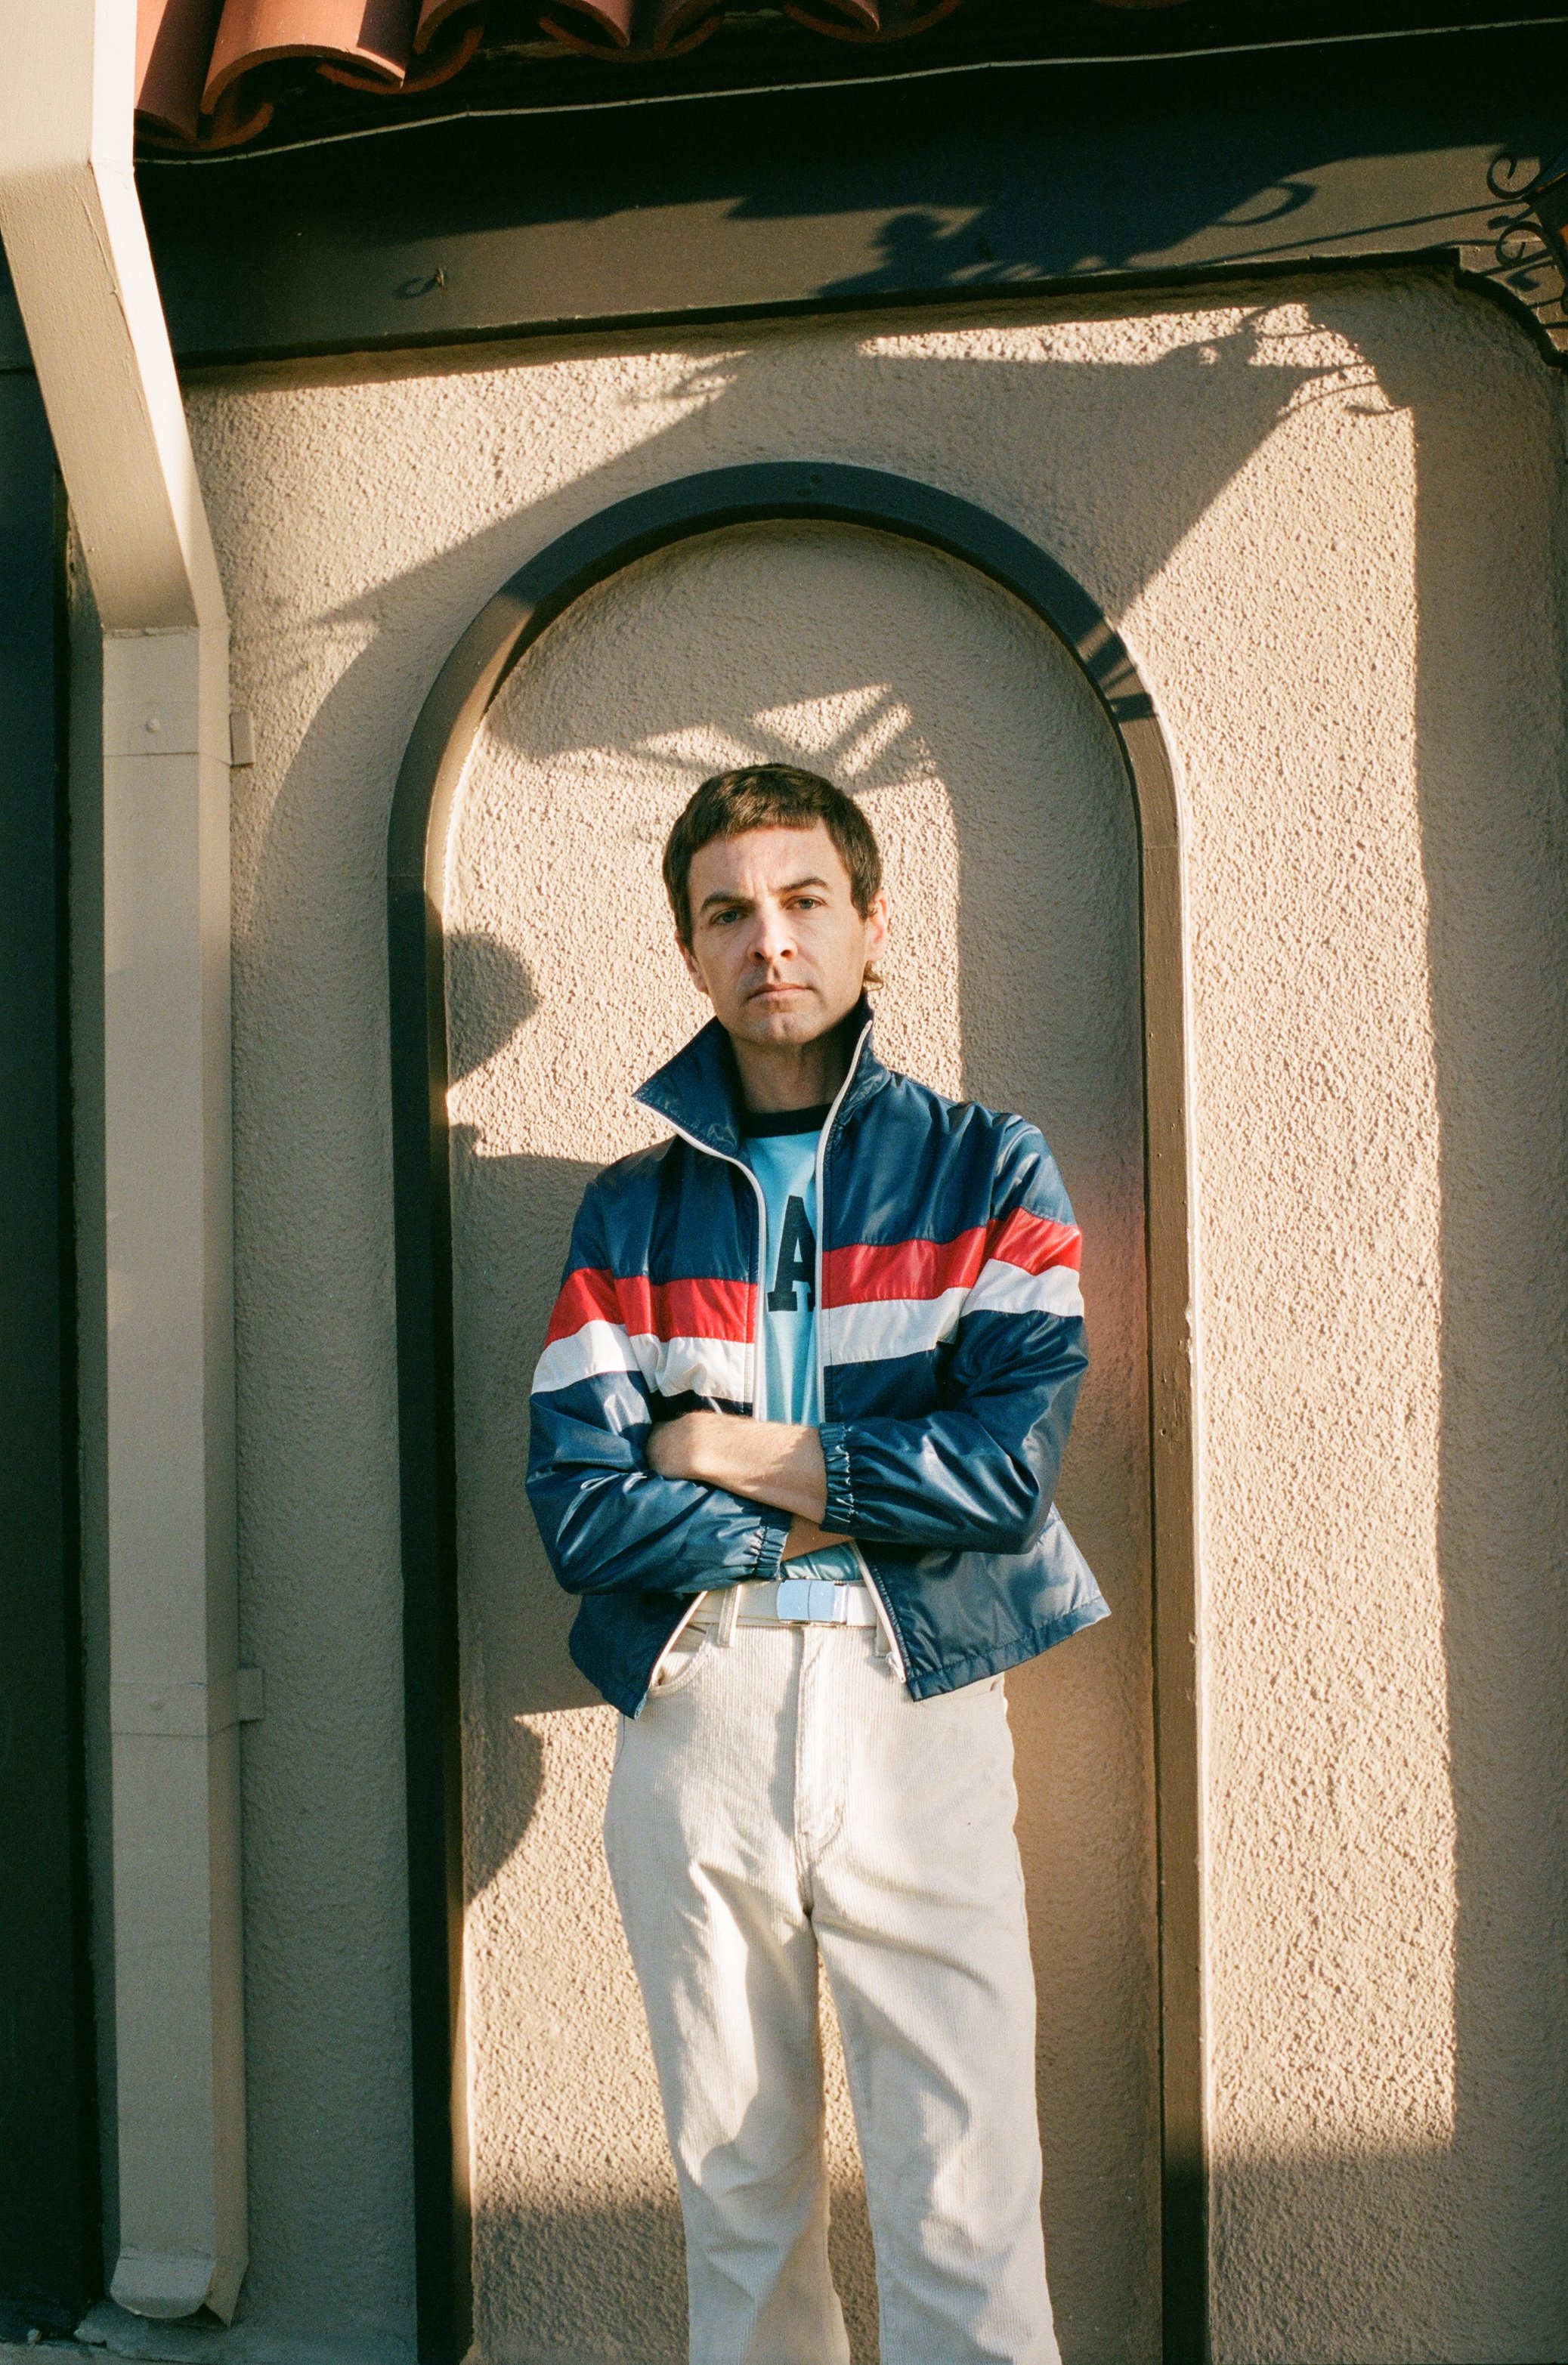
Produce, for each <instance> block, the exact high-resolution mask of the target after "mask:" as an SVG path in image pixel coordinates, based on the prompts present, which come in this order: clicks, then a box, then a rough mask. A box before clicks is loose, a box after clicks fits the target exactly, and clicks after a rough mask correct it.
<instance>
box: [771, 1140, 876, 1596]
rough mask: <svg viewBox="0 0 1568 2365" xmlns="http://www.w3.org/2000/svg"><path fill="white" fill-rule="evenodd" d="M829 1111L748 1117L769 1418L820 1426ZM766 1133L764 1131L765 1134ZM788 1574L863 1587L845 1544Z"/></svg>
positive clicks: (788, 1566) (808, 1557) (796, 1563)
mask: <svg viewBox="0 0 1568 2365" xmlns="http://www.w3.org/2000/svg"><path fill="white" fill-rule="evenodd" d="M826 1115H827V1111H826V1109H825V1108H812V1109H779V1110H777V1111H775V1110H769V1111H767V1112H766V1113H764V1112H756V1111H753V1112H751V1113H750V1114H748V1115H747V1116H746V1119H745V1156H746V1160H747V1161H748V1163H749V1165H750V1167H751V1171H752V1172H753V1173H754V1174H755V1175H756V1179H757V1181H758V1183H761V1185H762V1195H763V1198H764V1200H765V1201H766V1202H767V1229H766V1233H765V1236H764V1239H763V1246H762V1341H761V1345H762V1353H761V1356H760V1358H759V1360H758V1372H757V1377H758V1380H759V1383H760V1385H761V1391H762V1402H761V1404H760V1405H759V1406H758V1407H757V1409H758V1412H759V1414H760V1416H761V1418H763V1419H764V1420H790V1421H799V1422H801V1423H802V1424H803V1425H804V1426H806V1427H808V1428H811V1429H816V1428H818V1427H820V1425H821V1422H822V1417H823V1410H822V1392H821V1388H820V1386H819V1384H818V1380H817V1141H818V1138H819V1136H820V1135H821V1132H822V1128H823V1120H824V1119H825V1117H826ZM765 1128H766V1129H765ZM781 1573H782V1574H783V1575H786V1576H811V1577H819V1578H825V1579H827V1580H828V1581H829V1582H830V1583H832V1584H834V1585H858V1584H859V1583H860V1566H859V1563H858V1561H857V1558H856V1556H855V1552H854V1550H853V1548H852V1547H851V1546H850V1545H848V1544H833V1545H831V1546H830V1547H829V1548H828V1549H827V1550H826V1551H825V1552H809V1553H806V1554H804V1555H803V1556H802V1557H801V1558H800V1559H797V1560H791V1561H787V1562H786V1563H785V1564H784V1566H783V1569H782V1572H781Z"/></svg>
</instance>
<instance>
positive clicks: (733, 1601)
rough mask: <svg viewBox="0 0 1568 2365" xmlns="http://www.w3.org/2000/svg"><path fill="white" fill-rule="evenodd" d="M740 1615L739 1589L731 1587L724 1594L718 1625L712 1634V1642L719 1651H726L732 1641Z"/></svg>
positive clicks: (734, 1586) (736, 1586)
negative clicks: (715, 1643) (717, 1646)
mask: <svg viewBox="0 0 1568 2365" xmlns="http://www.w3.org/2000/svg"><path fill="white" fill-rule="evenodd" d="M740 1615H741V1589H740V1586H738V1585H732V1586H729V1588H728V1589H727V1591H726V1592H725V1595H724V1598H723V1601H722V1604H721V1605H720V1609H719V1623H718V1625H717V1627H716V1628H715V1630H714V1633H713V1640H714V1642H717V1643H718V1645H719V1647H720V1649H721V1650H724V1651H727V1650H728V1649H729V1647H730V1644H731V1643H732V1642H734V1639H735V1628H736V1627H737V1626H738V1625H739V1623H740Z"/></svg>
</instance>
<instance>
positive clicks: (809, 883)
mask: <svg viewBox="0 0 1568 2365" xmlns="http://www.w3.org/2000/svg"><path fill="white" fill-rule="evenodd" d="M826 885H827V880H825V879H815V878H812V879H791V880H790V884H789V885H788V887H780V888H778V890H777V892H778V894H780V895H798V894H799V893H800V891H801V888H802V887H825V886H826ZM755 901H756V898H755V897H754V896H751V895H739V894H734V895H732V894H729V893H727V892H726V891H725V890H724V889H723V888H722V887H716V888H715V889H714V890H713V892H712V893H711V895H704V896H703V898H702V902H701V906H700V908H701V910H703V911H704V912H705V911H707V909H708V907H709V905H710V904H711V903H750V902H755Z"/></svg>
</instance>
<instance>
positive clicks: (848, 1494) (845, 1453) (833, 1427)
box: [817, 1420, 855, 1536]
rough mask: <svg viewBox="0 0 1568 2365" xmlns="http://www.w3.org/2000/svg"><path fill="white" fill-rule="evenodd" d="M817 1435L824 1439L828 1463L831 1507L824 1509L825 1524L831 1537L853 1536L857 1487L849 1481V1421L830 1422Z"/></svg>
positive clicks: (825, 1459)
mask: <svg viewBox="0 0 1568 2365" xmlns="http://www.w3.org/2000/svg"><path fill="white" fill-rule="evenodd" d="M817 1435H818V1436H819V1437H820V1438H821V1439H822V1441H823V1462H824V1463H826V1464H827V1506H826V1508H825V1509H824V1510H823V1517H822V1523H823V1527H824V1528H825V1529H826V1530H827V1532H828V1534H829V1535H830V1536H852V1535H853V1534H854V1533H855V1489H854V1487H853V1486H852V1485H850V1483H849V1428H848V1424H847V1423H846V1422H845V1421H842V1420H834V1421H828V1422H827V1423H826V1424H825V1425H824V1426H823V1428H821V1429H818V1431H817Z"/></svg>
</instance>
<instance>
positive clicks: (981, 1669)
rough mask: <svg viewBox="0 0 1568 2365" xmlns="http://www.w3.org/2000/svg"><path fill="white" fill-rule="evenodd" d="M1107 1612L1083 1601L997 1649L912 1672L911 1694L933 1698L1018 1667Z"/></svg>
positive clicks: (1105, 1606) (1100, 1603)
mask: <svg viewBox="0 0 1568 2365" xmlns="http://www.w3.org/2000/svg"><path fill="white" fill-rule="evenodd" d="M1110 1614H1111V1609H1110V1605H1109V1603H1108V1602H1105V1601H1103V1600H1096V1601H1086V1602H1083V1603H1081V1605H1080V1607H1079V1608H1076V1609H1069V1610H1067V1611H1065V1612H1064V1613H1063V1615H1062V1616H1061V1617H1060V1618H1053V1619H1051V1620H1048V1621H1047V1624H1046V1625H1044V1626H1036V1627H1035V1628H1033V1629H1032V1630H1031V1631H1030V1632H1029V1633H1027V1634H1022V1635H1020V1636H1019V1638H1018V1640H1017V1642H1006V1643H1003V1644H1002V1647H1001V1649H1000V1650H995V1651H980V1652H977V1653H975V1655H974V1656H973V1658H969V1659H953V1660H950V1661H949V1662H948V1663H947V1664H946V1666H942V1667H935V1668H933V1669H932V1670H931V1672H930V1673H929V1674H912V1675H911V1676H910V1677H909V1679H908V1680H909V1693H910V1698H912V1699H917V1700H923V1699H935V1698H937V1697H938V1696H939V1695H940V1694H941V1693H943V1692H958V1691H962V1690H963V1688H964V1687H965V1685H966V1684H978V1683H983V1682H984V1680H985V1678H986V1677H987V1676H1004V1675H1005V1674H1006V1673H1007V1670H1008V1669H1009V1667H1021V1666H1023V1665H1024V1664H1025V1662H1026V1661H1027V1660H1030V1659H1037V1658H1038V1657H1039V1656H1040V1654H1041V1653H1042V1652H1045V1651H1050V1650H1054V1649H1055V1647H1056V1645H1057V1644H1058V1642H1067V1641H1068V1640H1069V1638H1070V1636H1072V1635H1074V1634H1081V1633H1082V1631H1083V1630H1084V1628H1085V1627H1086V1626H1098V1625H1099V1623H1100V1621H1101V1620H1102V1619H1104V1618H1109V1616H1110Z"/></svg>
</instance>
